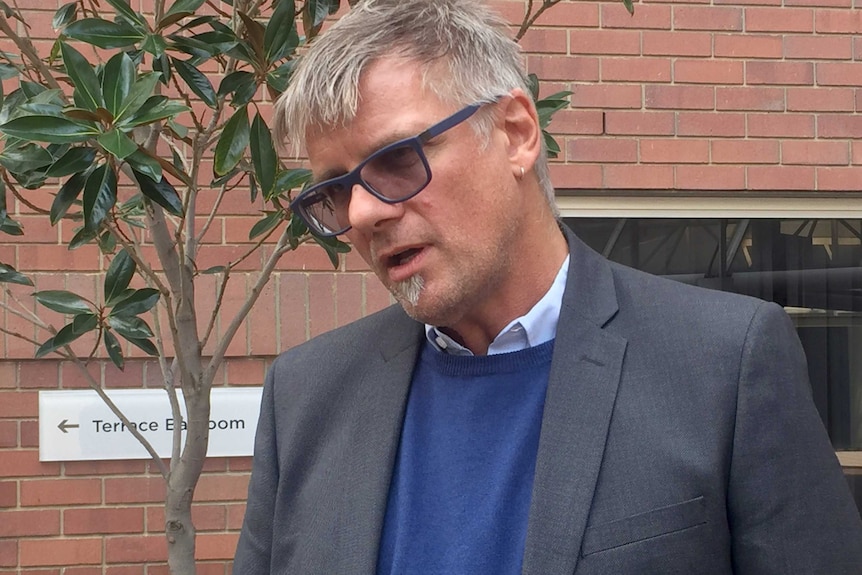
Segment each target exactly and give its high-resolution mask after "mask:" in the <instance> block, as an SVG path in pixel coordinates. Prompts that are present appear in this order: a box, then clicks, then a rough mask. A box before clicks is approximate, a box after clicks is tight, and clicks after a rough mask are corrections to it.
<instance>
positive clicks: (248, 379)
mask: <svg viewBox="0 0 862 575" xmlns="http://www.w3.org/2000/svg"><path fill="white" fill-rule="evenodd" d="M225 367H226V368H227V380H228V383H229V384H230V385H263V378H264V375H266V372H265V364H264V361H263V360H262V359H257V358H251V357H249V358H231V359H230V360H228V361H226V362H225Z"/></svg>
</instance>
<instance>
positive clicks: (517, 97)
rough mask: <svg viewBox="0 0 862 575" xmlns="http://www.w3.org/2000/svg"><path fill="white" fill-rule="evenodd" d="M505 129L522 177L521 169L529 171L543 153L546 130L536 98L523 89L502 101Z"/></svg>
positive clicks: (516, 170) (514, 168) (510, 153)
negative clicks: (543, 138)
mask: <svg viewBox="0 0 862 575" xmlns="http://www.w3.org/2000/svg"><path fill="white" fill-rule="evenodd" d="M501 106H502V117H501V121H502V128H503V131H504V133H505V135H506V144H507V152H508V156H509V163H510V164H511V167H512V174H513V175H514V176H515V177H516V178H519V179H520V177H521V168H523V169H524V170H525V171H527V172H529V171H530V170H532V169H533V165H534V164H535V163H536V159H537V158H538V157H539V154H540V153H541V152H542V129H541V128H540V126H539V116H538V114H537V113H536V106H535V104H534V103H533V99H532V98H531V97H530V96H529V94H526V93H525V92H524V91H523V90H521V89H520V88H517V89H515V90H512V92H511V93H510V94H509V97H507V98H505V99H504V100H503V101H502V102H501Z"/></svg>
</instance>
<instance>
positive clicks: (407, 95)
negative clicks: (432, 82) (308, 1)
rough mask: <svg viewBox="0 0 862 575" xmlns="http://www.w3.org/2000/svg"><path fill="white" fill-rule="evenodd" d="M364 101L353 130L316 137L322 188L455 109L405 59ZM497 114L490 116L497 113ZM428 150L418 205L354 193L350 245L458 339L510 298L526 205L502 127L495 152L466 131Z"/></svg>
mask: <svg viewBox="0 0 862 575" xmlns="http://www.w3.org/2000/svg"><path fill="white" fill-rule="evenodd" d="M360 94H361V96H360V103H359V108H358V111H357V114H356V117H355V118H354V120H353V121H352V122H350V123H349V124H348V125H347V126H346V127H339V128H337V129H331V130H325V131H320V132H313V133H311V134H309V137H308V139H307V142H306V146H307V150H308V156H309V160H310V163H311V167H312V171H313V172H314V174H315V177H316V179H321V178H328V177H333V176H335V175H339V174H342V173H345V172H347V171H349V170H351V169H352V168H354V167H355V166H356V165H357V164H359V163H360V162H361V161H362V160H363V159H365V158H366V157H367V156H368V155H369V154H371V153H372V152H374V151H375V150H378V149H379V148H381V147H382V146H384V145H386V144H388V143H391V142H393V141H396V140H398V139H401V138H405V137H410V136H414V135H416V134H418V133H420V132H422V131H423V130H425V129H426V128H428V127H429V126H431V125H432V124H434V123H436V122H439V121H440V120H441V119H443V118H445V117H447V116H449V115H450V114H452V113H453V112H455V111H456V110H457V107H456V106H453V105H451V104H447V103H444V102H441V101H440V99H439V98H437V97H436V96H435V95H434V94H433V93H431V92H430V91H428V90H425V89H423V87H422V82H421V76H420V71H419V69H418V67H417V66H416V65H415V64H414V63H412V62H410V61H408V60H404V59H399V58H386V59H382V60H379V61H377V62H375V63H374V64H372V65H371V66H370V67H369V68H368V69H367V70H366V71H365V72H364V74H363V77H362V81H361V82H360ZM492 106H495V104H490V105H488V106H487V107H486V109H485V113H488V112H491V113H493V112H494V110H493V109H492V108H491V107H492ZM480 113H481V112H480ZM496 125H497V123H496V122H495V126H496ZM424 151H425V155H426V156H427V158H428V163H429V165H430V167H431V173H432V177H431V181H430V183H429V184H428V186H427V187H426V188H425V189H424V190H423V191H421V192H420V193H419V194H418V195H416V196H415V197H413V198H411V199H409V200H407V201H405V202H402V203H399V204H394V205H390V204H386V203H384V202H382V201H380V200H378V199H377V198H375V197H374V196H372V195H371V194H370V193H368V191H366V190H365V189H364V188H362V187H361V186H355V187H354V188H353V191H352V196H351V199H350V204H349V207H348V217H349V223H350V225H351V226H352V229H351V230H350V231H349V232H347V237H348V239H349V240H350V241H351V242H352V244H353V247H354V248H355V249H356V250H357V251H358V252H359V253H360V254H361V255H362V257H363V258H364V259H365V261H366V262H368V264H369V265H370V266H371V268H372V269H373V270H374V272H375V273H376V274H377V276H378V277H379V278H380V280H381V281H382V282H383V284H384V285H386V287H387V288H388V289H389V290H390V291H391V292H392V293H393V294H394V295H395V297H396V298H397V299H398V300H399V301H400V303H401V304H402V305H403V306H404V308H405V310H406V311H407V313H408V314H410V315H411V316H412V317H414V318H416V319H418V320H419V321H423V322H426V323H430V324H432V325H437V326H449V327H453V328H455V329H456V330H457V324H458V323H460V322H462V321H465V320H467V321H469V320H470V315H471V314H473V313H476V311H477V310H478V309H479V308H481V307H483V304H484V303H485V302H487V301H489V299H493V296H494V295H495V293H497V292H499V291H500V290H505V289H506V286H507V284H508V282H509V280H510V278H511V275H512V274H511V271H512V254H511V248H510V247H509V246H512V245H514V243H515V242H514V239H515V235H516V231H517V230H518V227H519V226H518V221H517V220H518V216H519V214H521V213H522V211H521V203H522V202H523V201H524V200H523V199H522V198H521V194H518V189H517V185H516V182H515V179H514V178H513V177H512V165H511V162H510V159H509V157H508V155H507V145H506V138H505V135H504V134H503V133H502V130H500V129H499V128H497V127H495V129H494V131H493V133H492V134H491V138H490V142H489V143H488V144H487V146H485V144H484V141H483V140H482V138H480V137H479V136H477V135H476V133H475V131H474V130H473V128H472V126H471V125H469V123H463V124H460V125H458V126H456V127H455V128H453V129H451V130H449V131H447V132H444V133H443V134H442V135H440V136H438V137H437V138H435V139H433V140H431V141H430V142H429V143H427V144H426V145H425V146H424ZM420 286H421V288H420Z"/></svg>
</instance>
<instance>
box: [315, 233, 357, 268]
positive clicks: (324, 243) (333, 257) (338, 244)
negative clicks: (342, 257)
mask: <svg viewBox="0 0 862 575" xmlns="http://www.w3.org/2000/svg"><path fill="white" fill-rule="evenodd" d="M311 237H312V238H313V239H314V241H315V242H316V243H317V244H318V245H319V246H320V247H322V248H323V249H324V250H325V251H326V255H328V256H329V261H330V262H331V263H332V267H333V268H335V269H338V254H346V253H347V252H349V251H350V246H349V245H347V244H346V243H344V242H342V241H341V240H339V239H338V238H321V237H318V236H315V235H312V236H311Z"/></svg>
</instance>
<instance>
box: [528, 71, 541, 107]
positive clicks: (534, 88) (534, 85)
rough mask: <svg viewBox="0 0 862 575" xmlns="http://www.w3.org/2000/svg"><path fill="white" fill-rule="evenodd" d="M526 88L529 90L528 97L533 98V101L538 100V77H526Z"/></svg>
mask: <svg viewBox="0 0 862 575" xmlns="http://www.w3.org/2000/svg"><path fill="white" fill-rule="evenodd" d="M527 88H529V89H530V95H531V96H533V101H534V102H535V101H536V100H538V99H539V77H538V76H536V75H535V74H528V75H527Z"/></svg>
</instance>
